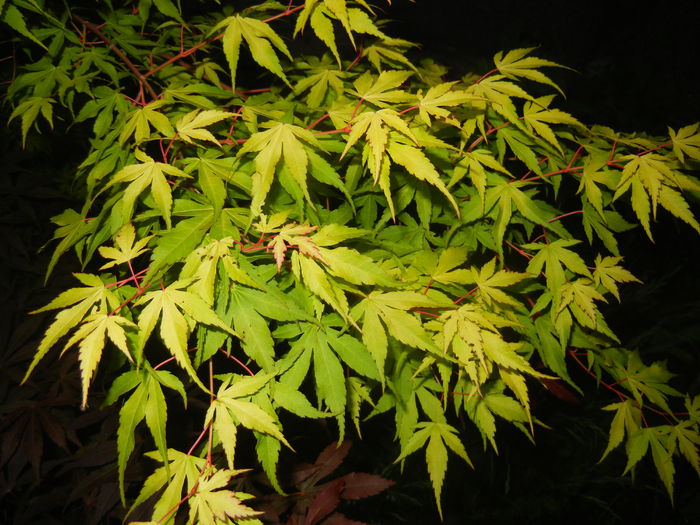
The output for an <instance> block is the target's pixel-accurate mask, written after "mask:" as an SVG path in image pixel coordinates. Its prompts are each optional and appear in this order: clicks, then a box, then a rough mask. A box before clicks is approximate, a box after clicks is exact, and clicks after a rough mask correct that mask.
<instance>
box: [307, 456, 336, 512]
mask: <svg viewBox="0 0 700 525" xmlns="http://www.w3.org/2000/svg"><path fill="white" fill-rule="evenodd" d="M341 461H342V459H341ZM344 486H345V483H343V480H342V479H334V480H333V481H330V482H328V483H326V484H325V485H324V486H323V488H322V489H321V491H320V492H319V493H318V494H316V497H315V498H314V500H313V501H312V502H311V506H310V507H309V511H308V512H307V513H306V519H305V520H304V525H315V524H316V523H318V522H319V521H321V520H322V519H323V518H325V517H326V516H328V515H329V514H330V513H331V512H333V511H334V510H335V509H336V508H337V507H338V503H340V493H341V492H342V491H343V487H344Z"/></svg>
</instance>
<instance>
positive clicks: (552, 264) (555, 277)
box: [522, 239, 593, 290]
mask: <svg viewBox="0 0 700 525" xmlns="http://www.w3.org/2000/svg"><path fill="white" fill-rule="evenodd" d="M579 242H580V241H577V240H574V239H558V240H556V241H554V242H552V243H550V244H544V243H535V244H524V245H523V246H522V247H523V248H525V249H527V250H537V255H535V256H534V257H533V258H532V259H531V260H530V263H529V264H528V265H527V272H528V273H531V274H534V275H538V274H539V273H540V272H541V271H542V268H543V267H544V269H545V272H544V273H545V277H546V278H547V287H548V288H549V289H550V290H558V289H559V287H560V286H561V285H562V284H564V282H565V281H566V274H565V273H564V267H566V268H567V269H569V270H570V271H572V272H574V273H577V274H579V275H583V276H585V277H588V278H593V276H592V275H591V272H590V271H589V270H588V268H587V267H586V263H585V262H583V259H581V257H580V256H579V255H578V254H577V253H576V252H573V251H571V250H569V249H568V248H569V247H570V246H575V245H577V244H578V243H579Z"/></svg>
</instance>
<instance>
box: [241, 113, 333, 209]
mask: <svg viewBox="0 0 700 525" xmlns="http://www.w3.org/2000/svg"><path fill="white" fill-rule="evenodd" d="M303 143H306V144H309V145H312V146H314V147H316V148H318V149H321V146H320V144H319V143H318V141H317V140H316V137H314V135H313V133H311V131H309V130H307V129H304V128H300V127H299V126H294V125H292V124H285V123H283V122H276V123H273V124H271V127H270V129H268V130H267V131H260V132H258V133H254V134H253V135H252V136H251V137H250V138H249V139H248V141H247V142H246V143H245V144H244V145H243V147H242V148H241V149H240V150H239V151H238V156H239V157H240V156H242V155H245V154H246V153H248V152H251V151H255V152H258V154H257V155H256V157H255V170H256V171H255V174H254V175H253V179H252V189H251V191H252V194H253V199H252V202H251V204H250V207H251V210H252V211H253V214H254V215H256V216H257V215H260V212H261V211H262V205H263V203H264V202H265V197H266V196H267V194H268V192H269V191H270V187H271V186H272V181H273V178H274V175H275V168H276V167H277V164H278V163H279V161H280V159H284V165H285V166H286V167H287V169H288V170H289V173H290V175H291V176H292V180H293V181H294V183H295V184H296V185H297V186H298V187H299V189H300V190H301V191H302V193H303V194H304V197H305V198H306V199H307V201H308V202H309V203H311V196H310V195H309V192H308V189H307V185H306V175H307V166H308V162H309V160H308V156H307V154H306V149H305V147H304V144H303ZM312 206H313V204H312Z"/></svg>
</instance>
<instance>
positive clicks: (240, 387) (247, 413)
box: [205, 374, 292, 468]
mask: <svg viewBox="0 0 700 525" xmlns="http://www.w3.org/2000/svg"><path fill="white" fill-rule="evenodd" d="M273 376H274V374H257V375H256V376H253V377H243V378H240V379H237V380H236V381H235V382H234V383H233V384H231V382H232V380H233V379H232V378H231V377H230V378H228V379H226V380H225V381H224V382H223V383H222V384H221V386H220V387H219V390H218V392H217V394H216V400H215V401H214V402H213V403H212V404H211V405H210V407H209V409H208V410H207V415H206V418H205V424H209V423H212V428H213V429H214V432H216V434H217V436H218V438H219V441H220V442H221V445H222V447H223V449H224V453H225V455H226V461H227V462H228V466H229V468H233V466H234V457H235V450H236V440H237V434H238V428H237V427H238V425H243V426H244V427H246V428H248V429H251V430H255V431H257V432H261V433H263V434H267V435H269V436H272V437H274V438H275V439H277V440H278V441H280V442H282V443H284V444H285V445H286V446H288V447H289V448H290V449H291V448H292V447H291V445H290V444H289V443H288V442H287V440H286V439H285V438H284V436H283V435H282V432H281V431H280V430H279V428H278V423H277V422H276V417H273V415H270V414H269V413H268V412H266V411H265V410H263V409H262V408H261V407H260V406H259V405H258V404H257V403H254V402H250V401H244V400H243V399H245V398H249V397H250V396H251V395H253V394H255V393H256V392H258V391H259V390H260V389H261V388H263V387H264V386H265V385H266V384H267V383H268V382H269V381H270V380H271V379H272V377H273Z"/></svg>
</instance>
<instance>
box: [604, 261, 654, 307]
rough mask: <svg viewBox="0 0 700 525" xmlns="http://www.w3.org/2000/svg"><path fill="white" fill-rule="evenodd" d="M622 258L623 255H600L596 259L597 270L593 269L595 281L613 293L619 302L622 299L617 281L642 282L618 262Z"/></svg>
mask: <svg viewBox="0 0 700 525" xmlns="http://www.w3.org/2000/svg"><path fill="white" fill-rule="evenodd" d="M621 260H622V257H601V256H600V255H598V256H597V257H596V260H595V270H593V280H594V281H595V283H596V284H597V285H599V286H602V287H603V288H605V289H606V290H607V291H609V292H610V293H612V294H613V295H614V296H615V298H616V299H617V300H618V302H619V301H620V292H619V290H618V289H617V283H629V282H637V283H641V282H642V281H640V280H639V279H637V278H636V277H635V276H634V275H632V273H631V272H629V271H628V270H625V269H624V268H623V267H622V266H619V265H618V264H617V263H619V262H620V261H621Z"/></svg>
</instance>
